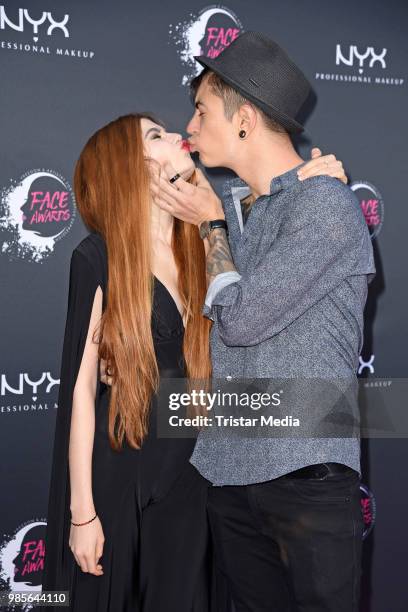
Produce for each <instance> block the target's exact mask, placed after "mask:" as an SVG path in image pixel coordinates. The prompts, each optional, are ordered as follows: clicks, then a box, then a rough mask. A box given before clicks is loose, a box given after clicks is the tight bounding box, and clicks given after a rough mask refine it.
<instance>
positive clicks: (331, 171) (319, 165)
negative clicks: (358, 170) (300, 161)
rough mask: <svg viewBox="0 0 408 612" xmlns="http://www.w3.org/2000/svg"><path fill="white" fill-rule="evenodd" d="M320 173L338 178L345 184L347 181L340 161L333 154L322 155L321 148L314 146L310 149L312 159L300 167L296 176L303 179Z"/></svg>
mask: <svg viewBox="0 0 408 612" xmlns="http://www.w3.org/2000/svg"><path fill="white" fill-rule="evenodd" d="M322 174H323V175H326V176H332V177H333V178H338V179H339V180H340V181H342V182H343V183H344V184H345V185H347V183H348V179H347V176H346V175H345V173H344V168H343V164H342V162H341V161H338V160H337V159H336V156H335V155H322V152H321V150H320V149H318V148H317V147H314V148H313V149H312V160H311V161H309V162H307V164H305V165H304V166H302V168H300V170H299V171H298V177H299V179H300V180H301V181H303V180H305V179H307V178H310V177H311V176H319V175H322Z"/></svg>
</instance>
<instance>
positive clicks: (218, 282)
mask: <svg viewBox="0 0 408 612" xmlns="http://www.w3.org/2000/svg"><path fill="white" fill-rule="evenodd" d="M241 278H242V276H241V275H240V274H239V273H238V272H233V271H231V272H222V273H221V274H218V275H217V276H216V277H215V278H214V279H213V280H212V281H211V283H210V284H209V285H208V289H207V295H206V296H205V303H204V307H203V314H204V315H205V316H207V317H208V318H209V319H212V320H214V315H213V314H212V305H213V302H214V299H215V298H216V297H217V295H218V293H219V292H220V291H221V289H224V287H228V285H231V284H232V283H236V282H237V281H239V280H241ZM217 303H218V302H217ZM231 303H233V302H231Z"/></svg>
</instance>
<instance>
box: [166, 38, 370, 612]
mask: <svg viewBox="0 0 408 612" xmlns="http://www.w3.org/2000/svg"><path fill="white" fill-rule="evenodd" d="M195 59H196V60H197V61H199V62H200V63H201V64H202V65H203V66H204V67H205V68H204V71H203V72H202V73H201V74H200V75H199V76H198V77H197V78H196V79H195V80H194V81H193V83H192V91H193V94H194V96H195V112H194V115H193V117H192V119H191V121H190V123H189V125H188V128H187V131H188V132H189V134H190V135H191V138H190V143H191V145H192V147H193V150H195V151H198V153H199V155H200V161H201V162H202V163H203V164H204V165H205V166H207V167H216V166H221V167H226V168H230V169H231V170H233V171H234V172H235V173H236V174H237V175H238V177H239V178H238V179H236V180H234V181H232V182H230V183H229V184H228V185H226V188H225V190H224V198H223V206H222V204H221V202H220V200H219V199H218V197H217V196H216V194H215V193H214V192H213V191H212V189H211V187H210V185H209V184H208V182H207V181H206V180H205V178H204V176H203V175H202V173H201V172H200V171H199V172H198V177H199V180H198V185H197V187H194V186H192V185H189V184H187V183H185V182H184V181H183V180H182V179H181V178H179V177H178V175H177V174H176V172H175V171H174V170H173V169H170V170H169V172H170V175H169V176H172V174H175V176H174V177H173V178H172V179H171V180H170V182H169V181H166V180H165V179H164V178H161V179H160V190H159V191H157V192H156V198H157V201H158V202H159V204H160V205H161V206H162V207H163V208H165V209H166V210H169V211H171V212H172V214H174V215H175V216H177V217H179V218H181V219H184V220H185V221H189V222H191V223H195V224H197V225H198V226H199V228H200V234H201V235H202V237H203V239H204V240H205V243H206V257H207V274H208V281H209V285H208V292H207V296H206V300H205V305H204V308H203V312H204V314H205V315H206V316H208V317H210V318H212V319H213V321H214V325H213V328H212V332H211V357H212V363H213V375H214V377H215V378H219V379H224V380H225V379H227V380H228V381H233V380H234V379H235V378H252V379H253V378H268V379H273V378H274V377H276V378H279V377H283V378H287V379H302V378H304V379H312V378H316V379H327V378H330V377H331V378H335V379H336V381H340V383H341V381H347V385H346V386H345V387H344V388H343V391H344V393H345V394H346V391H347V389H346V387H347V386H348V385H349V384H350V381H356V371H357V367H358V356H359V353H360V350H361V348H362V343H363V310H364V305H365V301H366V297H367V283H368V282H370V280H371V279H372V278H373V276H374V273H375V266H374V260H373V252H372V246H371V241H370V237H369V233H368V229H367V227H366V224H365V221H364V217H363V215H362V212H361V210H360V207H359V203H358V201H357V199H356V197H355V196H354V194H353V192H352V191H351V190H350V189H349V188H348V187H346V186H344V185H343V184H342V183H341V182H340V181H338V180H336V179H334V178H330V177H327V176H315V177H312V178H310V179H308V180H306V181H301V180H299V176H298V175H299V173H300V174H301V172H302V164H303V160H302V158H301V157H300V156H299V155H298V153H297V152H296V151H295V149H294V147H293V144H292V141H291V135H292V134H293V133H297V132H300V131H302V129H303V127H302V125H301V124H300V123H299V122H298V121H297V120H296V116H297V115H298V112H299V111H300V109H301V107H302V105H303V104H304V102H305V100H306V98H307V97H308V94H309V92H310V85H309V83H308V81H307V79H306V77H305V76H304V75H303V73H302V72H301V71H300V70H299V68H298V67H297V66H296V65H295V64H294V63H293V62H292V61H291V60H290V59H289V58H288V56H287V55H286V53H285V52H284V51H283V50H282V49H281V48H280V47H279V46H278V45H277V44H276V43H274V42H273V41H271V40H269V39H267V38H266V37H264V36H262V35H260V34H257V33H254V32H246V33H244V34H242V35H241V36H240V37H239V38H237V39H236V40H235V41H234V42H233V43H232V44H231V45H230V46H229V47H228V48H227V49H226V50H225V51H224V52H223V53H222V54H221V55H220V56H218V57H217V58H215V59H209V58H204V57H196V58H195ZM227 231H228V235H227ZM339 387H340V388H342V386H341V384H339ZM351 404H352V402H351ZM302 406H303V411H304V412H303V417H304V418H305V419H307V417H308V415H309V413H310V411H311V410H315V412H316V411H317V412H318V411H319V410H320V408H321V409H322V411H324V410H327V409H328V407H327V406H325V405H324V401H323V402H321V405H320V404H319V405H318V406H317V407H316V406H312V404H311V403H310V402H309V403H308V401H307V400H305V403H304V404H303V405H302V403H301V402H300V410H301V411H302ZM333 406H334V415H335V416H336V410H337V404H336V405H335V404H331V405H330V406H329V408H333ZM338 406H339V408H338V415H340V412H342V413H343V414H342V415H340V416H344V415H345V416H346V420H347V417H348V416H349V417H350V418H351V420H352V421H353V418H354V417H355V414H354V413H353V410H352V407H351V408H350V414H348V413H347V410H348V406H349V404H348V403H347V402H340V403H339V404H338ZM298 407H299V406H298ZM321 416H322V419H321V421H322V422H323V421H324V416H326V413H325V414H323V412H322V415H321ZM207 433H208V432H205V431H204V432H201V433H200V435H199V437H198V440H197V444H196V447H195V451H194V454H193V456H192V458H191V462H192V463H193V465H195V466H196V468H197V469H198V470H199V471H200V472H201V474H202V475H203V476H204V477H205V478H207V479H208V480H209V481H210V482H211V483H212V484H213V486H212V487H210V489H209V502H208V511H209V518H210V522H211V527H212V532H213V536H214V543H215V547H216V554H217V559H218V563H219V565H220V568H221V570H222V571H223V573H224V574H225V576H226V577H227V579H228V582H229V585H230V587H231V592H232V595H233V599H234V602H235V606H236V609H237V612H240V611H244V610H245V611H248V610H251V611H256V612H261V611H264V610H265V611H266V610H268V611H274V612H283V611H286V610H302V611H303V612H319V611H322V612H323V610H324V611H328V610H330V611H333V612H343V611H344V612H352V611H357V610H358V601H359V582H360V561H361V538H362V527H363V525H362V515H361V508H360V490H359V482H360V475H361V468H360V442H359V436H358V435H357V436H356V435H354V436H350V437H342V436H341V435H339V436H330V437H322V436H319V435H318V436H317V437H312V436H309V437H307V436H305V437H298V438H296V437H290V436H287V437H280V438H276V437H272V436H264V437H252V438H251V437H246V438H245V437H243V436H241V437H239V436H224V437H222V438H220V437H217V436H215V437H214V436H211V435H206V434H207Z"/></svg>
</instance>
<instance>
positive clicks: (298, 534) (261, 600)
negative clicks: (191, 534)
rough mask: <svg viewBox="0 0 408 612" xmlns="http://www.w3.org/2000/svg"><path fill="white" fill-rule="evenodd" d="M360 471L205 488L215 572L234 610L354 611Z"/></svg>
mask: <svg viewBox="0 0 408 612" xmlns="http://www.w3.org/2000/svg"><path fill="white" fill-rule="evenodd" d="M359 485H360V476H359V474H358V473H357V472H356V471H355V470H351V469H350V468H349V469H348V470H347V471H346V472H344V473H340V474H330V475H328V476H327V478H326V479H325V480H317V479H309V480H300V479H295V478H288V477H285V478H277V479H275V480H270V481H268V482H263V483H259V484H253V485H246V486H223V487H218V486H217V487H210V488H209V498H208V514H209V519H210V525H211V531H212V535H213V539H214V547H215V552H216V558H217V563H218V565H219V569H220V570H221V571H222V572H223V573H224V575H225V576H226V578H227V581H228V584H229V587H230V589H231V593H232V597H233V600H234V604H235V607H236V611H237V612H249V611H250V612H264V611H265V612H266V611H268V612H289V611H290V612H295V611H296V612H357V611H358V606H359V594H360V576H361V550H362V533H363V516H362V512H361V501H360V499H361V498H360V488H359Z"/></svg>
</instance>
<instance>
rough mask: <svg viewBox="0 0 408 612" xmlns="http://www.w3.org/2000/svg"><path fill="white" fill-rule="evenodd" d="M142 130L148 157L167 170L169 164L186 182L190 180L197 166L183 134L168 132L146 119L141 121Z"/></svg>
mask: <svg viewBox="0 0 408 612" xmlns="http://www.w3.org/2000/svg"><path fill="white" fill-rule="evenodd" d="M141 128H142V133H143V140H144V146H145V150H146V155H147V156H148V157H150V158H152V159H154V160H155V161H157V162H158V163H159V164H160V166H161V167H162V168H164V169H165V170H166V166H167V164H170V165H171V166H172V167H173V168H174V170H175V172H178V173H179V174H180V175H181V176H182V177H183V179H184V180H187V179H188V178H190V176H191V175H192V173H193V172H194V169H195V165H194V162H193V160H192V159H191V156H190V148H189V145H188V142H187V141H186V140H183V138H182V137H181V134H175V133H170V132H166V130H165V129H164V128H162V127H161V126H160V125H158V124H157V123H154V122H153V121H151V120H150V119H145V118H143V119H142V120H141Z"/></svg>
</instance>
